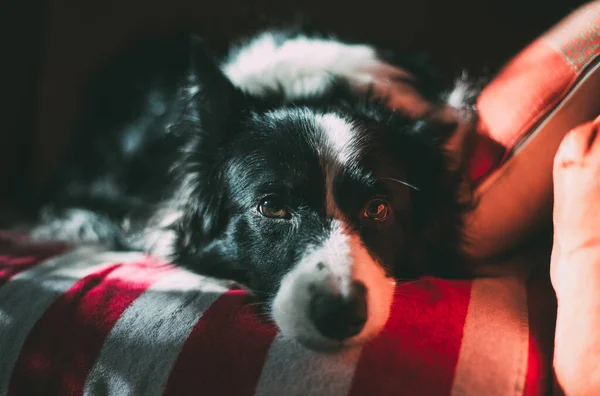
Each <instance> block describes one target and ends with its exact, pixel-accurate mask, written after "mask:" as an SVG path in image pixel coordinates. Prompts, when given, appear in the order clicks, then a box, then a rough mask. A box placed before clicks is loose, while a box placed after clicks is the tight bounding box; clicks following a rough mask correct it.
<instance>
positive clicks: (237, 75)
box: [222, 32, 407, 99]
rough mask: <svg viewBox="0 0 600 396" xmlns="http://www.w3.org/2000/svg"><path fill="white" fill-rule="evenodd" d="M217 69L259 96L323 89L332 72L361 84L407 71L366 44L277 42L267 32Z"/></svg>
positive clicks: (291, 95) (309, 40) (299, 39)
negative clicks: (386, 60) (385, 60)
mask: <svg viewBox="0 0 600 396" xmlns="http://www.w3.org/2000/svg"><path fill="white" fill-rule="evenodd" d="M222 70H223V72H224V73H225V75H227V77H228V78H229V79H230V80H231V82H232V83H233V84H234V85H235V86H237V87H238V88H240V89H242V90H243V91H245V92H248V93H250V94H254V95H262V94H265V93H266V92H268V91H269V90H282V91H283V93H284V95H285V96H286V98H288V99H294V98H300V97H305V96H307V95H314V94H319V93H322V92H324V91H325V90H326V89H327V88H328V87H329V85H330V83H331V81H332V77H344V78H347V79H348V80H349V81H351V82H352V83H354V84H357V85H359V86H362V85H368V84H370V83H371V82H373V81H375V80H388V81H389V80H391V79H393V78H395V77H397V76H400V75H402V76H406V75H407V73H406V72H404V71H403V70H400V69H398V68H395V67H393V66H390V65H388V64H386V63H384V62H381V61H380V60H379V59H378V58H377V54H376V52H375V50H374V49H373V48H372V47H370V46H367V45H352V44H344V43H341V42H338V41H335V40H327V39H313V38H308V37H304V36H298V37H294V38H290V39H287V40H285V41H283V42H278V41H277V39H276V37H275V35H274V33H272V32H265V33H263V34H261V35H259V36H257V37H256V38H255V39H254V40H252V41H250V42H249V43H248V44H246V45H245V46H243V47H241V48H240V49H239V50H238V51H237V52H235V53H233V54H232V55H231V56H230V57H229V59H228V60H227V61H226V62H225V63H224V64H223V66H222Z"/></svg>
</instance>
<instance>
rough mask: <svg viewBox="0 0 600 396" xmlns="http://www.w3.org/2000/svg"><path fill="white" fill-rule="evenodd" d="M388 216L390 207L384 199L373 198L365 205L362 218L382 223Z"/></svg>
mask: <svg viewBox="0 0 600 396" xmlns="http://www.w3.org/2000/svg"><path fill="white" fill-rule="evenodd" d="M389 214H390V206H389V204H388V202H387V201H386V200H385V199H382V198H375V199H372V200H370V201H369V203H367V206H366V207H365V210H364V212H363V217H366V218H368V219H371V220H375V221H384V220H385V219H387V217H388V215H389Z"/></svg>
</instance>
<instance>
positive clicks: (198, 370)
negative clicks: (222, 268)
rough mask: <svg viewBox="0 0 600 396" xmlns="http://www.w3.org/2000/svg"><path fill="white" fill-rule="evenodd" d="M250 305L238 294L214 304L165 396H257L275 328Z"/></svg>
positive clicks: (194, 334) (188, 344) (193, 334)
mask: <svg viewBox="0 0 600 396" xmlns="http://www.w3.org/2000/svg"><path fill="white" fill-rule="evenodd" d="M249 302H251V300H250V297H249V296H248V295H247V294H245V293H244V292H242V291H239V290H234V291H230V292H227V293H226V294H224V295H223V296H221V297H220V298H219V299H218V300H217V301H215V302H214V303H213V304H212V305H211V307H210V308H209V309H208V310H207V311H206V312H205V313H204V315H203V316H202V317H201V319H200V320H199V321H198V323H197V324H196V326H195V327H194V329H193V330H192V332H191V334H190V336H189V338H188V340H187V341H186V343H185V344H184V347H183V350H182V352H181V355H180V356H179V359H178V360H177V362H176V363H175V366H174V368H173V371H172V373H171V376H170V378H169V381H168V384H167V388H166V392H165V395H166V396H169V395H173V396H182V395H197V394H206V395H235V396H244V395H248V396H251V395H252V394H253V393H254V389H255V388H256V384H257V383H258V379H259V376H260V373H261V370H262V367H263V364H264V362H265V358H266V354H267V352H268V350H269V346H270V345H271V343H272V342H273V339H274V337H275V334H276V329H275V328H274V327H273V326H271V325H269V324H265V323H263V322H261V321H260V320H259V319H258V318H257V316H256V313H255V309H254V308H255V306H251V305H248V303H249Z"/></svg>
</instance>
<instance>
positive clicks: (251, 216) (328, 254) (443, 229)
mask: <svg viewBox="0 0 600 396" xmlns="http://www.w3.org/2000/svg"><path fill="white" fill-rule="evenodd" d="M196 55H197V56H196V57H195V62H194V63H193V64H194V70H192V71H193V73H192V75H193V78H190V80H189V81H190V84H192V88H193V89H191V90H192V91H194V95H193V96H192V97H191V99H190V104H189V107H188V117H187V118H186V119H185V120H182V121H181V122H180V123H178V124H175V125H173V126H172V131H171V132H170V133H171V135H172V139H174V141H176V143H174V144H175V146H177V150H176V151H177V154H176V156H177V158H176V162H175V163H176V166H174V167H173V169H172V173H171V175H172V180H173V185H172V187H171V192H170V194H169V196H168V199H166V200H165V204H164V206H163V207H162V209H161V210H160V211H159V212H158V216H159V217H160V221H159V223H161V226H162V227H165V229H168V232H169V233H170V234H169V235H170V238H169V239H167V241H168V244H167V245H165V244H164V243H163V244H161V245H160V246H161V247H160V248H161V249H164V251H163V252H156V253H157V254H160V253H162V254H163V255H164V254H167V255H168V256H170V258H172V259H173V260H174V261H175V262H177V263H178V264H181V265H185V266H187V267H189V268H191V269H193V270H194V271H197V272H199V273H203V274H207V275H211V276H218V277H222V278H229V279H233V280H236V281H238V282H240V283H242V284H243V285H245V286H247V287H248V288H249V289H250V290H251V291H252V292H253V293H255V294H256V295H257V296H258V297H259V298H260V299H261V301H263V302H264V303H265V306H266V307H267V309H268V310H269V311H270V314H271V317H272V318H273V320H274V321H275V323H276V324H277V325H278V326H279V328H280V329H281V331H282V332H283V334H284V335H286V336H289V337H292V338H295V339H297V340H299V341H300V342H302V343H303V344H305V345H306V346H309V347H311V348H315V349H327V348H336V347H340V346H346V345H353V344H357V343H361V342H364V341H365V340H367V339H370V338H372V337H373V336H374V335H376V334H377V333H378V332H379V331H380V330H381V329H382V328H383V326H384V324H385V323H386V321H387V318H388V315H389V311H390V306H391V302H392V297H393V294H394V290H395V282H396V280H397V279H400V278H411V277H414V276H418V275H420V274H424V273H428V274H444V273H445V272H446V270H448V271H447V272H448V273H449V272H451V271H450V270H449V268H450V267H452V266H454V265H455V258H456V257H457V254H456V245H457V242H458V239H459V237H460V236H459V234H460V232H459V229H460V221H459V214H460V209H461V204H460V203H459V200H458V196H457V185H458V182H459V178H458V177H457V176H456V175H455V174H454V173H452V172H450V171H449V170H448V169H449V166H448V159H447V157H446V156H445V153H444V151H443V149H442V146H443V143H444V141H445V138H446V137H447V136H448V135H449V133H450V132H451V131H452V130H453V129H454V127H455V125H453V124H452V123H444V122H441V121H439V120H435V119H430V118H429V117H427V116H425V117H422V118H419V119H412V118H409V117H405V116H402V115H400V114H398V113H393V112H390V111H387V110H386V109H385V107H384V106H382V105H381V104H380V103H377V102H375V101H369V100H363V99H364V98H363V99H361V100H353V99H351V98H350V96H347V97H346V96H345V97H344V98H341V99H340V100H337V101H330V102H329V103H333V104H332V105H319V106H305V105H303V104H302V103H299V104H296V105H294V106H291V105H290V106H286V105H283V106H273V105H271V104H268V101H265V100H264V98H261V99H257V98H255V97H250V96H248V95H246V94H244V93H242V92H241V91H240V90H238V89H237V88H236V87H234V86H233V85H232V83H231V82H230V81H229V80H228V79H227V78H226V77H225V76H224V75H223V74H222V73H221V71H220V70H219V68H218V67H217V66H215V64H214V63H213V62H212V61H211V60H210V59H209V58H208V57H206V56H205V54H204V53H197V54H196ZM188 91H190V90H188ZM340 92H341V91H340ZM342 99H343V100H342Z"/></svg>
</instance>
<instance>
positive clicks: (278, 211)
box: [258, 199, 289, 219]
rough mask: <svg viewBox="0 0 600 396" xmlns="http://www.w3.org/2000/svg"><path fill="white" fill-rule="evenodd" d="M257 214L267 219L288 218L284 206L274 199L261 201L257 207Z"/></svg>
mask: <svg viewBox="0 0 600 396" xmlns="http://www.w3.org/2000/svg"><path fill="white" fill-rule="evenodd" d="M258 213H260V214H261V215H263V216H265V217H269V218H276V219H287V218H289V212H288V211H287V209H286V208H285V206H284V205H282V204H281V203H279V202H278V201H277V200H274V199H263V200H262V201H261V202H260V204H259V205H258Z"/></svg>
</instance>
